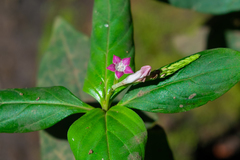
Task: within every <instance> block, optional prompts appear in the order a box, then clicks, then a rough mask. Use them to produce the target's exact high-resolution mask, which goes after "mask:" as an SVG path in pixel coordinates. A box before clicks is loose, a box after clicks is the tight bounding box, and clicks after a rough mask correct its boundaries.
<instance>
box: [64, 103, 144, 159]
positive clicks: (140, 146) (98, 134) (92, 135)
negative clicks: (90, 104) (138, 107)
mask: <svg viewBox="0 0 240 160" xmlns="http://www.w3.org/2000/svg"><path fill="white" fill-rule="evenodd" d="M146 138H147V131H146V128H145V126H144V123H143V121H142V119H141V118H140V117H139V116H138V115H137V114H136V113H135V112H133V111H132V110H130V109H128V108H126V107H121V106H115V107H112V108H111V109H110V110H108V111H107V112H105V111H103V110H101V109H99V108H97V109H94V110H91V111H89V112H88V113H87V114H85V115H84V116H82V117H81V118H80V119H78V120H77V121H75V122H74V123H73V125H72V126H71V127H70V129H69V131H68V141H69V143H70V147H71V149H72V151H73V153H74V156H75V158H76V160H81V159H93V160H95V159H104V160H112V159H136V160H137V159H144V154H145V151H144V147H145V143H146Z"/></svg>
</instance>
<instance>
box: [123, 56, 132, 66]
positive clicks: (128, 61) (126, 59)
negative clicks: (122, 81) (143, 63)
mask: <svg viewBox="0 0 240 160" xmlns="http://www.w3.org/2000/svg"><path fill="white" fill-rule="evenodd" d="M130 60H131V57H128V58H123V59H122V63H123V64H124V65H125V66H129V64H130Z"/></svg>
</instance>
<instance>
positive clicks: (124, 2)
mask: <svg viewBox="0 0 240 160" xmlns="http://www.w3.org/2000/svg"><path fill="white" fill-rule="evenodd" d="M113 55H116V56H118V57H120V58H126V57H131V63H130V67H131V68H132V69H133V70H134V44H133V24H132V19H131V12H130V2H129V0H118V1H116V0H95V3H94V9H93V29H92V37H91V59H90V61H89V63H88V71H87V77H86V78H85V81H84V88H83V90H84V91H85V92H86V93H88V94H90V95H92V96H93V97H94V98H95V99H96V100H97V101H99V102H100V103H101V105H102V106H106V107H108V105H109V104H106V103H108V101H109V99H110V97H111V94H112V93H110V91H111V87H112V85H113V83H114V79H115V74H114V72H112V71H109V70H107V67H108V66H109V65H110V64H112V59H113ZM126 76H127V75H124V76H122V77H121V78H120V80H119V81H121V80H122V79H123V78H126ZM119 92H120V91H119Z"/></svg>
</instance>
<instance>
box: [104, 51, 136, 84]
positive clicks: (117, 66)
mask: <svg viewBox="0 0 240 160" xmlns="http://www.w3.org/2000/svg"><path fill="white" fill-rule="evenodd" d="M130 59H131V57H129V58H123V59H121V58H120V57H118V56H115V55H113V64H111V65H110V66H108V67H107V69H108V70H110V71H113V72H115V77H116V78H117V79H119V78H120V77H122V76H123V74H130V73H134V72H133V71H132V69H131V67H129V64H130Z"/></svg>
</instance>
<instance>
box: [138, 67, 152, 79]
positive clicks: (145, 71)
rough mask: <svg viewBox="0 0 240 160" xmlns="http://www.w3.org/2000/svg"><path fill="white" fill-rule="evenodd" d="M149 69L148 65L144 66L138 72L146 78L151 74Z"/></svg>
mask: <svg viewBox="0 0 240 160" xmlns="http://www.w3.org/2000/svg"><path fill="white" fill-rule="evenodd" d="M151 69H152V67H151V66H149V65H146V66H143V67H142V68H141V69H140V70H141V73H142V76H141V78H142V77H146V76H149V75H150V72H151Z"/></svg>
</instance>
